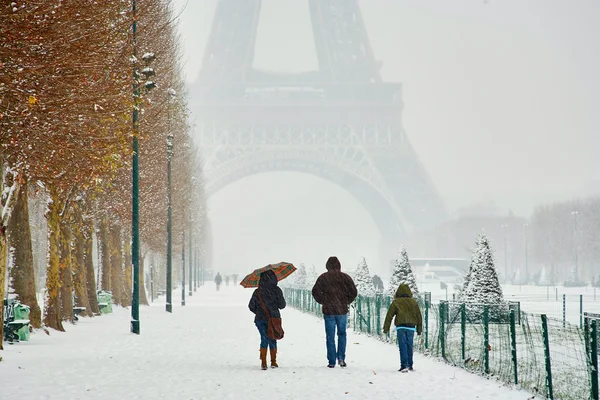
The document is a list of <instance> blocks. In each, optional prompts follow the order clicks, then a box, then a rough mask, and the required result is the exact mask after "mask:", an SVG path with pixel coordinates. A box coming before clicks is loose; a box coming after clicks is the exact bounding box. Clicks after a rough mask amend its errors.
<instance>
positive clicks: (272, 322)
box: [258, 294, 285, 340]
mask: <svg viewBox="0 0 600 400" xmlns="http://www.w3.org/2000/svg"><path fill="white" fill-rule="evenodd" d="M258 300H259V301H260V305H261V306H262V309H263V311H264V312H265V314H267V318H268V320H267V336H268V337H269V339H273V340H281V339H283V335H284V333H285V332H284V331H283V327H282V326H281V318H273V317H271V314H269V310H267V307H266V306H265V303H264V302H263V299H262V297H260V294H259V295H258Z"/></svg>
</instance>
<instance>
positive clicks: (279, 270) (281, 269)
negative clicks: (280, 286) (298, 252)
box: [240, 261, 296, 288]
mask: <svg viewBox="0 0 600 400" xmlns="http://www.w3.org/2000/svg"><path fill="white" fill-rule="evenodd" d="M268 270H271V271H273V272H275V276H276V277H277V280H278V281H280V280H282V279H285V278H287V277H288V276H290V275H291V274H292V272H294V271H295V270H296V267H294V264H292V263H289V262H283V261H282V262H280V263H278V264H269V265H267V266H265V267H262V268H259V269H255V270H254V271H252V272H251V273H249V274H248V275H246V277H245V278H244V279H242V281H241V282H240V285H242V286H243V287H245V288H251V287H258V281H259V279H260V274H261V273H263V272H265V271H268Z"/></svg>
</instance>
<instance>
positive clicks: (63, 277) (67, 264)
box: [59, 214, 73, 322]
mask: <svg viewBox="0 0 600 400" xmlns="http://www.w3.org/2000/svg"><path fill="white" fill-rule="evenodd" d="M70 222H71V221H70V218H69V217H68V214H67V215H63V216H62V221H61V223H60V241H59V243H60V247H59V249H60V263H59V280H60V315H61V318H62V320H63V321H71V322H73V272H72V270H71V264H72V262H73V261H72V257H71V233H72V230H71V223H70Z"/></svg>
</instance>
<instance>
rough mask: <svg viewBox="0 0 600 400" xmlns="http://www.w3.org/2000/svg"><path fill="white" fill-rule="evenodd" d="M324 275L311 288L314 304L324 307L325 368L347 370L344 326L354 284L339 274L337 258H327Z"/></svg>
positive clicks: (342, 274)
mask: <svg viewBox="0 0 600 400" xmlns="http://www.w3.org/2000/svg"><path fill="white" fill-rule="evenodd" d="M325 267H326V268H327V272H325V273H323V274H321V276H319V278H318V279H317V281H316V282H315V285H314V286H313V288H312V295H313V297H314V299H315V301H316V302H317V303H319V304H321V305H322V306H323V317H324V320H325V336H326V345H327V367H328V368H335V362H336V360H337V362H338V363H339V365H340V367H345V366H346V325H347V323H348V305H349V304H351V303H352V302H353V301H354V299H356V296H357V294H358V293H357V290H356V286H355V285H354V281H353V280H352V278H350V276H349V275H348V274H345V273H343V272H342V265H341V264H340V260H338V258H337V257H329V259H328V260H327V264H326V265H325ZM336 328H337V336H338V343H337V350H336V346H335V330H336Z"/></svg>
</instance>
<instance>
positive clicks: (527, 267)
mask: <svg viewBox="0 0 600 400" xmlns="http://www.w3.org/2000/svg"><path fill="white" fill-rule="evenodd" d="M523 226H524V227H525V284H526V285H528V284H529V229H528V228H529V224H527V223H526V224H525V225H523Z"/></svg>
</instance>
